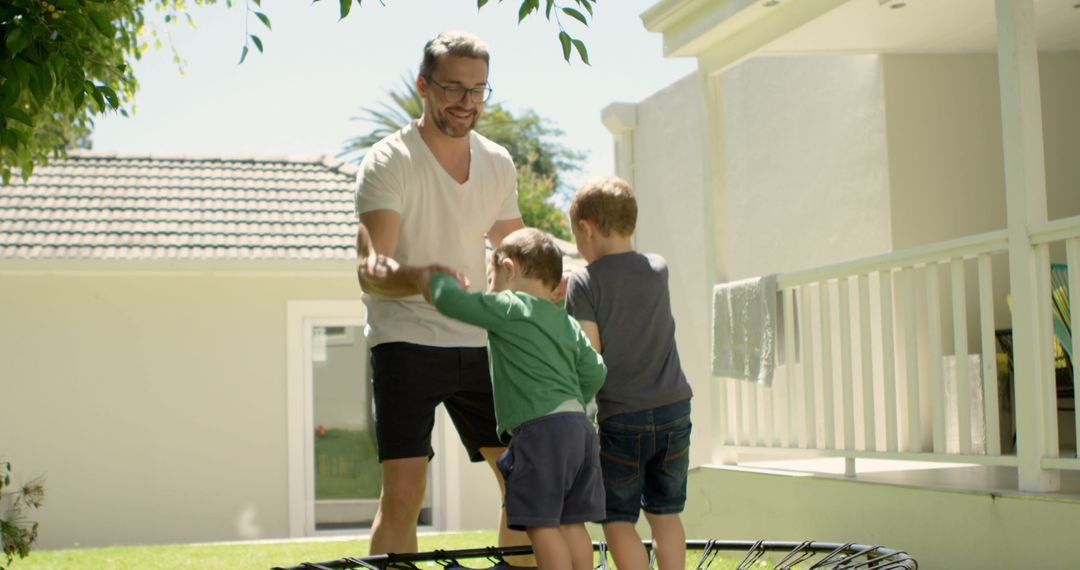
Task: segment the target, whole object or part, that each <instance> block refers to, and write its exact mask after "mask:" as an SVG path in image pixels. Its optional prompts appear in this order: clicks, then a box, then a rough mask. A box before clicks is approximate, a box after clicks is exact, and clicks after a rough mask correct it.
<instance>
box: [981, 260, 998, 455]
mask: <svg viewBox="0 0 1080 570" xmlns="http://www.w3.org/2000/svg"><path fill="white" fill-rule="evenodd" d="M978 259H979V261H978V264H979V337H980V339H981V340H982V379H983V414H984V416H985V418H986V454H987V455H1001V420H1000V418H1001V414H1000V408H999V404H998V369H997V337H996V336H995V334H994V332H995V331H994V280H993V271H992V265H991V263H992V262H991V260H990V254H988V253H984V254H981V255H979V258H978Z"/></svg>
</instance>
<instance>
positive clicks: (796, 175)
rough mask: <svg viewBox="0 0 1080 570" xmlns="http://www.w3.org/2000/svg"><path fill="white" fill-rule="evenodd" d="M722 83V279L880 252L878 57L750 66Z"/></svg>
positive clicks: (883, 201)
mask: <svg viewBox="0 0 1080 570" xmlns="http://www.w3.org/2000/svg"><path fill="white" fill-rule="evenodd" d="M723 85H724V98H723V116H724V125H725V130H724V139H723V148H724V153H725V155H726V160H725V165H726V176H725V179H724V181H723V184H724V185H723V192H724V198H723V199H724V206H723V208H722V210H723V212H724V217H723V218H722V219H718V220H717V226H716V227H717V231H718V232H723V233H724V234H725V236H726V239H725V240H722V241H723V243H725V244H726V248H727V250H726V251H725V252H724V255H723V256H722V258H724V259H727V260H728V263H727V266H726V267H723V268H721V276H722V277H723V278H724V280H736V279H742V278H746V277H752V276H758V275H766V274H769V273H787V272H792V271H798V270H801V269H806V268H810V267H816V266H820V265H827V264H830V263H836V262H840V261H846V260H850V259H857V258H860V257H867V256H870V255H877V254H881V253H884V252H887V251H889V247H890V236H889V223H890V221H889V216H888V206H889V186H888V170H887V160H886V156H887V151H886V146H885V107H884V102H883V86H882V76H881V59H880V57H879V56H876V55H853V56H799V57H762V58H755V59H751V60H748V61H746V62H744V63H742V64H740V65H738V66H736V67H734V68H732V69H731V70H730V71H728V72H727V73H726V74H725V75H724V84H723ZM719 211H720V209H718V212H719Z"/></svg>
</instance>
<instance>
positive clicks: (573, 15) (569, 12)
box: [562, 8, 589, 26]
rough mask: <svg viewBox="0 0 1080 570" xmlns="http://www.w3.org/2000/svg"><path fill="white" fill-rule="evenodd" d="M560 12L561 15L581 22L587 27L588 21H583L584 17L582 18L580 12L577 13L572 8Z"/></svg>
mask: <svg viewBox="0 0 1080 570" xmlns="http://www.w3.org/2000/svg"><path fill="white" fill-rule="evenodd" d="M562 11H563V14H566V15H567V16H570V17H571V18H573V19H575V20H577V21H579V22H581V23H582V24H585V25H586V26H588V25H589V21H588V20H586V19H585V16H583V15H582V14H581V12H578V11H577V10H575V9H573V8H563V9H562Z"/></svg>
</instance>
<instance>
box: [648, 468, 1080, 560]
mask: <svg viewBox="0 0 1080 570" xmlns="http://www.w3.org/2000/svg"><path fill="white" fill-rule="evenodd" d="M856 473H857V474H856V476H855V477H846V476H844V460H843V459H842V458H814V459H789V460H778V459H777V458H776V457H775V456H774V457H772V458H765V457H762V458H752V457H744V456H742V455H740V464H739V465H706V466H702V467H698V468H695V469H693V470H691V475H690V482H689V488H688V496H687V506H686V511H685V512H684V513H683V521H684V525H685V527H686V536H687V538H692V539H710V538H714V539H725V540H744V539H749V540H758V539H761V540H818V541H825V542H857V543H862V544H877V545H882V546H885V547H888V548H894V549H900V550H904V551H906V552H908V553H910V554H911V555H913V556H914V557H915V558H916V559H917V560H918V561H919V564H920V567H921V568H931V569H936V568H946V569H960V570H963V569H967V568H971V569H994V568H1000V569H1002V570H1006V569H1018V568H1035V569H1044V568H1046V569H1054V568H1062V569H1064V568H1075V567H1076V554H1075V551H1074V548H1073V544H1074V543H1075V529H1076V528H1080V474H1078V473H1073V472H1062V489H1061V490H1060V491H1059V492H1056V493H1045V494H1044V493H1021V492H1019V491H1018V490H1017V482H1016V470H1015V469H1013V468H1008V467H985V466H978V465H970V464H951V463H950V464H946V463H932V464H928V463H924V462H911V461H891V460H877V459H859V460H856ZM639 529H642V530H643V531H644V528H643V526H639Z"/></svg>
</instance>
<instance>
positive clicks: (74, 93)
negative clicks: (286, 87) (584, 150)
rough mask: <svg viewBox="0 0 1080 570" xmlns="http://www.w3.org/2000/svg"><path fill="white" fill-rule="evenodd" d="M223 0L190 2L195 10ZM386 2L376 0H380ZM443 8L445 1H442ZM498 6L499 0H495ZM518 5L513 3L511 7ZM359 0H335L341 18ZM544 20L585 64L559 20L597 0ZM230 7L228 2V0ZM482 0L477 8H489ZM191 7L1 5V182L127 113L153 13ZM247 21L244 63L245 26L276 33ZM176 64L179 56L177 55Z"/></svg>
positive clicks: (109, 1)
mask: <svg viewBox="0 0 1080 570" xmlns="http://www.w3.org/2000/svg"><path fill="white" fill-rule="evenodd" d="M216 1H217V0H193V2H194V5H204V4H214V3H216ZM381 1H382V0H380V2H381ZM439 1H443V0H439ZM498 1H499V3H501V2H502V0H498ZM515 1H516V0H515ZM361 2H362V0H339V6H340V19H344V18H345V17H347V16H348V15H349V12H350V9H351V8H352V5H353V4H354V3H355V4H356V5H358V6H359V5H361ZM543 2H544V8H545V9H544V16H545V17H546V19H547V20H548V21H550V22H552V23H554V24H555V26H556V27H557V29H558V38H559V44H560V48H561V49H562V55H563V58H564V59H565V60H566V61H568V62H569V61H570V57H571V53H572V52H573V50H576V51H577V53H578V56H579V57H580V59H581V61H582V62H584V63H586V64H588V62H589V56H588V52H587V51H586V49H585V44H584V42H582V41H581V40H580V39H577V38H575V37H573V36H571V35H570V32H569V31H567V28H566V26H565V25H564V21H563V17H566V18H568V19H570V20H573V21H576V22H578V23H581V24H584V25H586V26H587V25H588V23H589V19H590V18H591V17H592V14H593V9H594V6H595V4H596V0H543ZM225 3H226V5H230V6H231V5H232V0H225ZM488 3H489V2H488V0H477V4H476V5H477V9H481V8H483V7H484V5H486V4H488ZM540 3H541V0H521V3H520V5H519V8H518V16H517V17H518V22H519V23H520V22H521V21H523V20H524V19H525V18H527V17H529V16H530V15H532V14H534V13H538V12H539V10H540ZM190 5H191V4H189V3H188V0H149V1H148V0H0V180H2V182H3V184H4V185H7V184H8V183H9V182H10V180H11V177H12V175H13V174H14V173H15V172H17V171H18V172H19V173H20V174H21V175H22V177H23V179H26V178H29V177H30V174H31V173H32V172H33V170H34V165H35V164H44V163H47V162H48V159H49V157H50V156H63V155H64V154H66V152H67V150H68V149H70V148H72V147H75V146H78V145H79V143H80V141H86V140H88V136H89V134H90V132H91V131H92V129H93V126H94V118H95V117H97V116H99V115H102V114H105V113H107V112H119V113H121V114H123V115H127V114H128V110H129V109H130V105H131V103H132V101H133V98H134V96H135V93H136V91H137V90H138V87H139V83H138V80H137V78H136V77H135V74H134V72H133V71H132V65H133V64H134V63H135V62H136V61H137V60H138V59H140V57H141V56H142V54H143V53H144V52H145V51H146V50H147V49H149V46H150V45H151V43H152V44H153V45H154V46H155V47H160V46H161V41H160V38H159V36H158V34H159V26H158V25H157V24H156V22H157V19H156V18H154V19H151V22H150V23H149V24H148V18H147V12H148V11H149V10H153V11H154V12H155V13H156V14H158V15H161V16H162V19H163V21H164V23H165V24H166V25H170V24H173V23H177V22H179V21H180V20H186V21H187V22H188V24H189V25H194V21H193V19H192V17H191V14H190V12H189V6H190ZM244 8H245V10H247V17H246V18H245V23H244V39H243V43H242V48H241V53H240V62H241V63H242V62H243V61H244V60H245V59H246V58H247V57H248V55H249V52H250V48H251V47H252V46H254V48H255V49H256V50H257V51H259V52H262V51H263V49H264V47H265V44H264V41H263V38H262V37H260V36H259V35H258V34H256V33H253V32H252V31H251V30H250V29H249V28H250V24H251V22H252V18H254V19H256V20H258V21H259V22H261V23H262V25H263V27H265V28H266V29H267V30H270V29H271V24H270V17H269V16H268V15H267V14H266V13H265V12H263V11H262V0H245V4H244ZM173 56H174V57H173V59H174V60H175V61H176V62H177V63H178V64H179V63H181V62H180V57H179V54H177V53H176V52H175V49H174V53H173Z"/></svg>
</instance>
